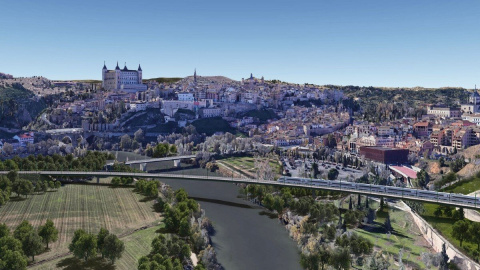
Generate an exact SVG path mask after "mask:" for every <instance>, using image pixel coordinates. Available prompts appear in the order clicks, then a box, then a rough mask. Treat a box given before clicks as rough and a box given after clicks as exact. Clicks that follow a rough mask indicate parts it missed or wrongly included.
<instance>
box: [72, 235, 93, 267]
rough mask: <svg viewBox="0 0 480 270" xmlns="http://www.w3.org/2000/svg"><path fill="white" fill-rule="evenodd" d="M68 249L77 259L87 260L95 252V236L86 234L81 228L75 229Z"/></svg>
mask: <svg viewBox="0 0 480 270" xmlns="http://www.w3.org/2000/svg"><path fill="white" fill-rule="evenodd" d="M68 249H70V251H71V252H72V253H73V255H75V257H77V258H79V259H84V260H85V261H88V260H89V259H90V258H92V257H95V255H96V254H97V237H96V236H95V235H93V234H88V233H86V232H85V231H84V230H82V229H78V230H76V231H75V233H74V236H73V239H72V242H71V243H70V245H69V246H68Z"/></svg>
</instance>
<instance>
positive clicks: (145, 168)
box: [140, 163, 147, 172]
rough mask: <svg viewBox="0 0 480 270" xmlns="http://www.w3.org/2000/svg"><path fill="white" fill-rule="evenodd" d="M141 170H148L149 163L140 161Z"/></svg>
mask: <svg viewBox="0 0 480 270" xmlns="http://www.w3.org/2000/svg"><path fill="white" fill-rule="evenodd" d="M140 170H141V171H143V172H146V171H147V163H140Z"/></svg>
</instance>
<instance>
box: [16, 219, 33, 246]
mask: <svg viewBox="0 0 480 270" xmlns="http://www.w3.org/2000/svg"><path fill="white" fill-rule="evenodd" d="M33 231H34V230H33V226H32V224H30V222H28V221H27V220H24V221H22V223H20V224H19V225H18V226H17V228H15V231H14V232H13V236H14V237H15V238H16V239H18V240H20V242H22V243H23V242H24V240H25V239H26V238H27V236H28V235H29V234H30V233H32V232H33Z"/></svg>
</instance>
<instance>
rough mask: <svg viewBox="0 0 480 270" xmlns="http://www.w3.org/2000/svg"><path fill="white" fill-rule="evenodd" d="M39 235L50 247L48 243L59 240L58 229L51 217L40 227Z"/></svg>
mask: <svg viewBox="0 0 480 270" xmlns="http://www.w3.org/2000/svg"><path fill="white" fill-rule="evenodd" d="M38 235H40V236H41V237H42V239H43V242H44V243H45V244H46V245H47V249H48V243H50V242H55V241H57V239H58V230H57V228H55V225H54V224H53V221H52V220H51V219H47V221H46V222H45V225H44V226H41V227H40V228H39V229H38Z"/></svg>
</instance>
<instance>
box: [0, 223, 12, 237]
mask: <svg viewBox="0 0 480 270" xmlns="http://www.w3.org/2000/svg"><path fill="white" fill-rule="evenodd" d="M9 235H10V229H9V228H8V226H7V224H5V223H2V224H0V238H2V237H5V236H9Z"/></svg>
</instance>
